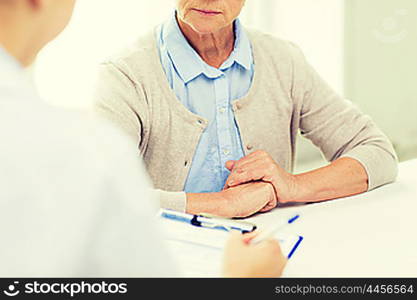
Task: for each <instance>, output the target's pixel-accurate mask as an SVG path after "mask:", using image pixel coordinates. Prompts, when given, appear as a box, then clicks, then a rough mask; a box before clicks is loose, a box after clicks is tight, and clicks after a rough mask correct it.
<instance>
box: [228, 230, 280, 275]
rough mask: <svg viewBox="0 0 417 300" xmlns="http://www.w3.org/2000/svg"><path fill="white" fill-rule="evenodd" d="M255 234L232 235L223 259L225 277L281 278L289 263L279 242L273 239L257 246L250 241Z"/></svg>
mask: <svg viewBox="0 0 417 300" xmlns="http://www.w3.org/2000/svg"><path fill="white" fill-rule="evenodd" d="M255 236H256V233H255V234H253V233H252V234H248V235H242V234H240V233H238V232H234V233H232V234H231V236H230V239H229V241H228V243H227V245H226V248H225V252H224V259H223V275H224V276H225V277H233V278H237V277H246V278H254V277H268V278H275V277H280V276H281V275H282V272H283V270H284V267H285V265H286V263H287V259H286V258H285V257H284V255H283V254H282V251H281V248H280V246H279V243H278V241H277V240H274V239H271V240H267V241H264V242H261V243H259V244H256V245H251V244H250V241H251V239H253V238H254V237H255Z"/></svg>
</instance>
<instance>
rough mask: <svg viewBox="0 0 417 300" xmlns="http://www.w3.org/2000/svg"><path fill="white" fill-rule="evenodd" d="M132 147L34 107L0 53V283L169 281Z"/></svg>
mask: <svg viewBox="0 0 417 300" xmlns="http://www.w3.org/2000/svg"><path fill="white" fill-rule="evenodd" d="M63 93H65V91H63ZM134 148H135V147H134V146H132V145H130V144H129V143H128V141H127V140H126V139H125V138H124V137H123V136H122V134H121V133H120V132H118V131H117V130H116V129H114V128H112V127H111V126H109V125H107V124H105V123H100V122H97V120H96V121H94V120H93V119H92V118H90V117H89V116H87V115H85V116H84V115H81V113H78V112H69V111H63V110H60V109H57V108H52V107H49V106H47V105H46V104H44V103H43V102H42V101H40V100H39V98H38V96H37V95H36V92H35V90H34V88H33V87H32V86H31V84H30V83H29V82H28V80H26V78H25V74H24V71H23V69H22V68H21V67H20V65H19V64H18V63H17V62H16V61H15V60H14V59H13V58H12V57H11V56H9V55H8V54H7V53H6V52H5V51H4V50H3V49H2V48H0V236H1V239H2V240H1V247H0V277H170V276H175V275H176V274H175V270H174V269H175V268H174V267H173V264H172V263H171V261H170V259H169V257H168V255H167V253H166V251H165V247H164V245H163V241H162V239H161V235H160V233H159V229H158V228H157V226H156V224H155V219H154V218H155V217H154V215H155V214H154V213H155V207H152V206H153V205H152V204H151V200H150V199H151V196H150V195H151V194H150V193H151V192H150V184H149V181H148V178H147V176H146V175H145V172H144V171H143V168H142V166H141V162H140V160H139V158H138V157H137V155H136V153H135V152H134Z"/></svg>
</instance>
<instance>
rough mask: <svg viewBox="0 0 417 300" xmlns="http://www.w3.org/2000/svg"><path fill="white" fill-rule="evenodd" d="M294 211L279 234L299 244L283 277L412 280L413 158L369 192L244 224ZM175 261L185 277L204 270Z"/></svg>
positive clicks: (415, 252) (416, 176)
mask: <svg viewBox="0 0 417 300" xmlns="http://www.w3.org/2000/svg"><path fill="white" fill-rule="evenodd" d="M295 213H299V214H300V219H299V220H297V221H296V222H295V223H294V224H292V225H290V226H288V227H287V228H286V230H285V231H286V232H289V233H295V234H299V235H302V236H303V237H304V240H303V242H302V243H301V245H300V247H299V248H298V249H297V251H296V253H295V255H294V256H293V257H292V258H291V260H290V261H289V263H288V265H287V267H286V269H285V273H284V277H417V160H413V161H408V162H405V163H402V164H401V165H400V174H399V178H398V180H397V182H396V183H394V184H391V185H387V186H384V187H382V188H379V189H377V190H375V191H372V192H370V193H366V194H362V195H359V196H354V197H350V198H345V199H339V200H333V201H328V202H322V203H317V204H307V205H297V206H288V207H281V208H277V209H275V210H273V211H271V212H269V213H265V214H259V215H256V216H254V217H252V218H250V219H248V221H251V222H253V223H255V224H257V225H258V227H259V228H260V229H263V228H267V227H269V226H271V225H273V224H274V222H276V221H277V220H279V219H281V218H288V217H290V216H292V215H294V214H295ZM181 252H183V250H180V249H177V250H174V251H173V253H172V254H173V255H174V258H175V256H177V257H178V258H180V256H181V254H182V253H181ZM183 256H184V255H183ZM219 257H220V255H219ZM200 260H201V262H200ZM179 261H180V262H181V265H180V266H179V267H180V268H181V269H182V270H184V271H185V273H186V274H193V272H188V271H192V269H193V268H195V266H196V264H200V263H201V264H202V266H201V267H203V269H206V268H205V266H204V263H205V261H206V260H205V259H203V258H202V257H200V258H198V256H196V257H195V259H192V258H191V257H189V259H188V258H185V259H184V258H182V259H179ZM209 261H210V260H207V264H209ZM219 264H220V262H219ZM206 267H207V269H210V267H209V266H206ZM199 268H200V267H199ZM203 276H204V275H203ZM210 276H213V274H207V277H210ZM204 277H205V276H204Z"/></svg>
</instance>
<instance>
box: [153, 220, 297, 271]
mask: <svg viewBox="0 0 417 300" xmlns="http://www.w3.org/2000/svg"><path fill="white" fill-rule="evenodd" d="M188 217H191V218H193V216H192V215H189V216H188ZM159 221H160V225H161V227H162V229H163V232H164V233H165V243H166V246H167V248H168V250H169V252H171V255H172V257H173V258H174V260H175V261H176V264H177V266H178V267H179V268H180V271H182V274H183V275H184V276H185V277H203V278H206V277H219V276H220V275H221V262H222V260H223V249H224V246H225V244H226V242H227V240H228V238H229V232H228V231H226V230H213V229H212V228H209V227H198V226H193V225H191V224H189V223H187V222H184V221H178V220H175V219H172V218H166V217H164V216H163V214H161V212H160V213H159ZM276 237H277V240H278V241H279V243H280V246H281V250H282V252H283V254H284V255H285V256H287V258H288V259H291V258H292V257H294V255H295V253H296V252H297V250H298V249H299V248H300V245H301V244H302V241H303V240H304V238H303V237H302V236H299V235H295V234H288V233H286V234H283V233H278V234H277V235H276Z"/></svg>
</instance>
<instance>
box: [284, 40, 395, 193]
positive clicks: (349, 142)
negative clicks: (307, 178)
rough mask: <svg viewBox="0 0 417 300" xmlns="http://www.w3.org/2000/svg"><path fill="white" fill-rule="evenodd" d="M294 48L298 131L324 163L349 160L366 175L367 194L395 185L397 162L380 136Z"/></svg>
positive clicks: (393, 152) (390, 149) (368, 119)
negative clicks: (298, 112)
mask: <svg viewBox="0 0 417 300" xmlns="http://www.w3.org/2000/svg"><path fill="white" fill-rule="evenodd" d="M293 47H294V53H295V55H294V65H293V89H292V93H293V98H294V99H295V101H298V102H299V103H300V105H299V106H300V107H301V108H300V130H301V133H302V135H303V136H304V137H306V138H308V139H309V140H311V141H312V142H313V144H315V145H316V146H317V147H319V148H320V149H321V151H322V153H323V155H324V156H325V158H326V159H327V160H328V161H334V160H336V159H339V158H342V157H350V158H353V159H355V160H357V161H358V162H360V163H361V164H362V165H363V167H364V168H365V170H366V172H367V174H368V181H369V185H368V186H369V190H372V189H375V188H377V187H379V186H382V185H384V184H388V183H391V182H393V181H395V179H396V177H397V173H398V159H397V155H396V153H395V150H394V148H393V146H392V144H391V142H390V141H389V139H388V138H387V136H385V135H384V133H383V132H382V131H381V130H380V129H379V128H378V127H377V126H376V124H375V123H374V122H373V121H372V119H371V118H370V117H369V116H367V115H365V114H363V113H362V112H361V111H360V110H359V109H358V107H356V106H355V105H354V104H353V103H352V102H351V101H349V100H346V99H344V98H342V97H341V96H340V95H338V94H337V93H336V92H335V91H333V90H332V88H330V86H329V85H328V84H327V83H326V82H325V81H324V80H323V79H322V78H321V77H320V76H319V75H318V73H317V72H316V71H315V70H314V69H313V67H311V66H310V65H309V64H308V63H307V61H306V60H305V58H304V56H303V55H302V53H301V51H300V50H299V49H298V48H297V47H295V46H293Z"/></svg>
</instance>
